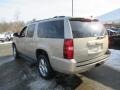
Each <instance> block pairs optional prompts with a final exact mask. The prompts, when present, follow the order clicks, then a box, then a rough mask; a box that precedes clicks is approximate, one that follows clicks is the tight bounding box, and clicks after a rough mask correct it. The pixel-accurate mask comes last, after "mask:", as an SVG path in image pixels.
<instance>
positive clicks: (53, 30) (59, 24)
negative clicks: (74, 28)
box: [38, 20, 64, 38]
mask: <svg viewBox="0 0 120 90" xmlns="http://www.w3.org/2000/svg"><path fill="white" fill-rule="evenodd" d="M38 37H40V38H64V21H63V20H56V21H49V22H43V23H39V25H38Z"/></svg>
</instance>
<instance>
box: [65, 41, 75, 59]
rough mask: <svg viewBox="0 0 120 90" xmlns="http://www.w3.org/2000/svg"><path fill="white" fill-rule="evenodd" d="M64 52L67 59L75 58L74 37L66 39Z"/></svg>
mask: <svg viewBox="0 0 120 90" xmlns="http://www.w3.org/2000/svg"><path fill="white" fill-rule="evenodd" d="M63 53H64V58H65V59H73V54H74V45H73V39H65V40H64V52H63Z"/></svg>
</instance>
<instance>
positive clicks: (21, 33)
mask: <svg viewBox="0 0 120 90" xmlns="http://www.w3.org/2000/svg"><path fill="white" fill-rule="evenodd" d="M26 29H27V26H25V27H24V28H23V29H22V31H21V32H20V36H21V37H25V32H26Z"/></svg>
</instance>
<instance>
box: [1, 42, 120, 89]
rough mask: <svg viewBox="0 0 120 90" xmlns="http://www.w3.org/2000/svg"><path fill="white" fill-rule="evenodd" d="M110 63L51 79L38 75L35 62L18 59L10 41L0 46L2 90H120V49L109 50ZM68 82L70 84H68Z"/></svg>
mask: <svg viewBox="0 0 120 90" xmlns="http://www.w3.org/2000/svg"><path fill="white" fill-rule="evenodd" d="M110 51H111V52H112V53H111V56H110V57H109V59H108V60H107V62H106V63H105V64H104V65H102V66H100V67H97V68H95V69H92V70H91V71H88V72H85V73H82V74H78V75H77V76H63V75H61V74H57V75H56V76H55V77H54V78H53V79H51V80H44V79H42V78H41V77H39V74H38V71H37V68H36V65H33V64H31V63H30V62H28V61H27V60H25V59H23V58H19V59H17V60H15V59H14V58H13V56H12V48H11V44H10V43H9V44H7V45H6V44H5V45H3V44H1V45H0V90H72V89H76V90H120V51H119V49H114V48H113V49H110ZM68 84H69V85H68Z"/></svg>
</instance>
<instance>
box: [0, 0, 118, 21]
mask: <svg viewBox="0 0 120 90" xmlns="http://www.w3.org/2000/svg"><path fill="white" fill-rule="evenodd" d="M71 1H72V0H0V21H13V20H15V17H16V16H19V20H24V21H29V20H32V19H33V18H35V19H44V18H49V17H53V16H71V5H72V4H71ZM117 8H120V0H74V16H77V17H90V16H94V17H96V16H100V15H102V14H104V13H107V12H109V11H112V10H114V9H117Z"/></svg>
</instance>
